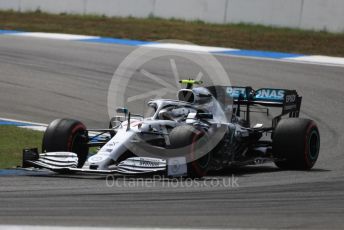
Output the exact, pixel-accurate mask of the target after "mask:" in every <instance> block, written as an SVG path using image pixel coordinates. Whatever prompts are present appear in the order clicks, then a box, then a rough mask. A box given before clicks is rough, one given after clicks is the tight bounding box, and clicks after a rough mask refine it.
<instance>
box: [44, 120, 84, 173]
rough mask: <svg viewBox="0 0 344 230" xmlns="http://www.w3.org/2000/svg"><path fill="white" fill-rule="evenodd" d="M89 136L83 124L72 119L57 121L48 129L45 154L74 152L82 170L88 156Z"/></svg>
mask: <svg viewBox="0 0 344 230" xmlns="http://www.w3.org/2000/svg"><path fill="white" fill-rule="evenodd" d="M87 141H88V135H87V131H86V127H85V125H84V124H83V123H81V122H80V121H77V120H72V119H56V120H54V121H53V122H51V123H50V124H49V126H48V127H47V129H46V131H45V133H44V136H43V143H42V151H43V152H64V151H66V152H73V153H76V154H77V155H78V166H77V167H78V168H81V167H82V166H83V165H84V163H85V161H86V159H87V155H88V150H89V149H88V146H87V145H86V144H87Z"/></svg>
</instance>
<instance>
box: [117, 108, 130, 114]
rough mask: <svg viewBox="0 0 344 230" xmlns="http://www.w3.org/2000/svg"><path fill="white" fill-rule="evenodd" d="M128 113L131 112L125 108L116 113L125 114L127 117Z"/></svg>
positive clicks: (118, 109)
mask: <svg viewBox="0 0 344 230" xmlns="http://www.w3.org/2000/svg"><path fill="white" fill-rule="evenodd" d="M128 112H129V111H128V109H127V108H124V107H119V108H117V109H116V113H124V114H125V115H127V114H128Z"/></svg>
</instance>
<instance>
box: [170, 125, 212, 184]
mask: <svg viewBox="0 0 344 230" xmlns="http://www.w3.org/2000/svg"><path fill="white" fill-rule="evenodd" d="M204 135H205V133H204V132H203V131H201V130H197V129H196V128H194V127H193V126H190V125H183V126H177V127H175V128H174V129H173V130H172V131H171V133H170V135H169V140H170V144H171V148H173V149H180V150H181V151H184V152H183V153H181V154H183V155H184V156H185V157H186V159H187V160H188V161H189V162H188V163H187V170H188V176H189V177H191V178H200V177H203V176H205V175H206V174H207V172H208V170H209V168H210V163H211V160H212V157H211V152H208V153H205V154H203V153H201V151H199V149H200V148H199V147H200V146H202V143H200V142H203V144H204V141H200V139H201V138H202V139H204V138H203V137H204Z"/></svg>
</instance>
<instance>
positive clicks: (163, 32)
mask: <svg viewBox="0 0 344 230" xmlns="http://www.w3.org/2000/svg"><path fill="white" fill-rule="evenodd" d="M0 29H8V30H24V31H40V32H57V33H71V34H84V35H98V36H107V37H115V38H127V39H136V40H147V41H154V40H161V39H179V40H184V41H189V42H192V43H195V44H198V45H209V46H220V47H229V48H240V49H253V50H268V51H280V52H291V53H302V54H322V55H331V56H344V33H341V34H334V33H327V32H325V31H322V32H314V31H303V30H297V29H286V28H273V27H267V26H257V25H247V24H228V25H219V24H207V23H204V22H201V21H195V22H186V21H182V20H175V19H173V20H164V19H160V18H154V17H149V18H148V19H136V18H132V17H129V18H107V17H104V16H95V15H89V16H78V15H67V14H61V15H52V14H45V13H42V12H39V11H37V12H31V13H16V12H11V11H0Z"/></svg>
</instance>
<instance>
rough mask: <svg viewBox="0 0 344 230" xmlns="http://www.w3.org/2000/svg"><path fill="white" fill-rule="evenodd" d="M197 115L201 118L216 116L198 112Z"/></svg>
mask: <svg viewBox="0 0 344 230" xmlns="http://www.w3.org/2000/svg"><path fill="white" fill-rule="evenodd" d="M197 117H198V118H200V119H213V118H214V116H213V114H211V113H197Z"/></svg>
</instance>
